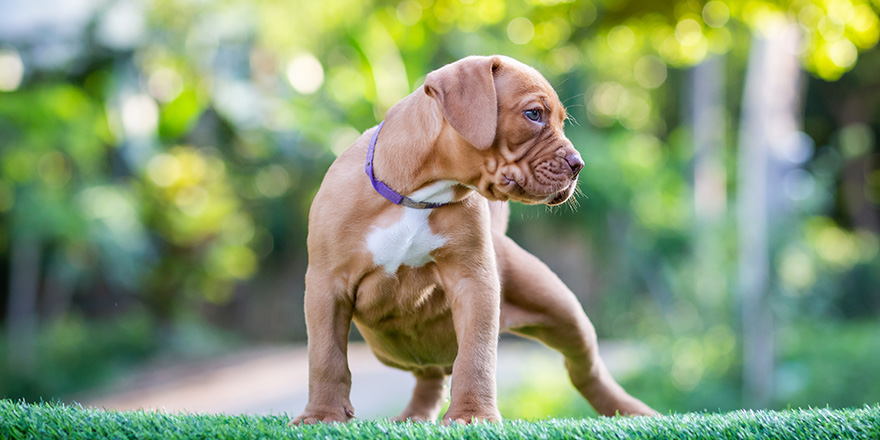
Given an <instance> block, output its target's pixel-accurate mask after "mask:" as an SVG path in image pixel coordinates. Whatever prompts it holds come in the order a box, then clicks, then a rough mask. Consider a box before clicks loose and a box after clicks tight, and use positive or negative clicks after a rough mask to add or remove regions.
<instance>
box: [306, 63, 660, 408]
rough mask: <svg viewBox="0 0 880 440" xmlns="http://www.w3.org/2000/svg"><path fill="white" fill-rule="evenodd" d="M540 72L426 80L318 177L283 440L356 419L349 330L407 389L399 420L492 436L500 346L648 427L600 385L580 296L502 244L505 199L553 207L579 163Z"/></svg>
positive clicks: (474, 72) (457, 70)
mask: <svg viewBox="0 0 880 440" xmlns="http://www.w3.org/2000/svg"><path fill="white" fill-rule="evenodd" d="M565 118H566V114H565V109H564V108H563V106H562V103H561V102H560V101H559V98H558V97H557V95H556V92H555V91H554V90H553V88H552V87H551V86H550V85H549V84H548V82H547V80H546V79H544V77H543V76H541V74H540V73H538V72H537V71H536V70H535V69H533V68H531V67H529V66H526V65H524V64H522V63H520V62H518V61H516V60H513V59H511V58H507V57H503V56H491V57H478V56H473V57H468V58H464V59H462V60H459V61H457V62H454V63H452V64H449V65H446V66H444V67H442V68H440V69H438V70H436V71H434V72H431V73H430V74H429V75H428V77H427V79H426V81H425V85H424V86H423V87H420V88H419V89H418V90H416V91H415V92H413V93H412V94H410V95H409V96H407V97H406V98H404V99H403V100H401V101H400V102H399V103H397V104H396V105H394V107H392V108H391V109H390V110H389V111H388V113H387V115H386V117H385V120H384V122H383V123H382V124H380V125H379V126H378V127H374V128H372V129H370V130H367V131H366V132H365V133H364V134H363V136H361V138H360V139H358V140H357V141H356V142H355V143H354V144H353V145H352V146H351V147H350V148H348V149H347V150H346V151H345V152H344V153H343V154H342V155H341V156H340V157H339V158H338V159H337V160H336V161H335V162H334V163H333V165H331V166H330V169H329V170H328V171H327V174H326V176H325V177H324V181H323V183H322V184H321V187H320V189H319V190H318V193H317V195H316V196H315V199H314V201H313V203H312V208H311V211H310V213H309V234H308V252H309V266H308V271H307V272H306V291H305V315H306V325H307V329H308V339H309V401H308V404H307V405H306V409H305V411H304V412H303V413H302V414H301V415H299V416H298V417H296V418H295V419H293V420H292V421H291V424H292V425H299V424H311V423H316V422H344V421H348V420H350V419H351V418H353V417H354V408H353V407H352V405H351V402H350V400H349V393H350V390H351V372H350V371H349V369H348V360H347V357H346V351H347V346H348V335H349V331H350V326H351V322H354V323H355V325H356V326H357V327H358V329H359V330H360V333H361V334H362V335H363V337H364V339H365V340H366V341H367V343H368V344H369V346H370V348H371V349H372V351H373V353H374V354H375V355H376V357H377V358H378V359H379V360H380V361H381V362H383V363H384V364H386V365H389V366H391V367H395V368H400V369H403V370H407V371H411V372H412V373H413V374H414V375H415V377H416V387H415V390H414V391H413V395H412V399H411V400H410V402H409V404H408V405H407V406H406V408H405V409H404V410H403V412H402V413H401V414H400V415H398V416H397V417H396V418H395V420H401V421H403V420H418V421H426V420H433V419H436V418H437V417H438V416H439V413H440V410H441V405H442V403H443V387H444V383H445V381H446V378H447V377H448V376H449V375H451V376H452V388H451V391H450V392H451V399H450V405H449V409H448V410H447V411H446V414H445V415H444V417H443V421H444V422H445V423H450V422H462V423H470V422H472V421H481V420H485V421H500V420H501V416H500V414H499V413H498V407H497V403H496V387H495V369H496V352H497V343H498V334H499V332H500V331H506V332H511V333H514V334H518V335H522V336H525V337H528V338H533V339H537V340H539V341H541V342H543V343H544V344H546V345H548V346H550V347H552V348H554V349H556V350H558V351H560V352H561V353H562V354H563V355H564V356H565V365H566V367H567V369H568V372H569V375H570V377H571V381H572V383H573V384H574V386H575V387H576V388H577V389H578V391H580V393H581V394H582V395H583V396H584V397H585V398H586V399H587V400H588V401H589V402H590V404H591V405H592V406H593V407H594V408H595V409H596V410H597V411H598V412H599V413H601V414H604V415H608V416H610V415H614V414H618V413H619V414H627V415H652V414H655V412H654V411H653V410H652V409H651V408H649V407H648V406H647V405H645V404H644V403H642V402H641V401H639V400H637V399H635V398H633V397H632V396H630V395H629V394H627V393H626V392H625V391H624V390H623V389H622V388H621V387H620V386H619V385H618V384H617V383H616V382H615V381H614V379H613V378H612V377H611V375H610V374H609V373H608V371H607V369H606V367H605V365H604V364H603V362H602V359H601V358H600V357H599V354H598V350H597V347H596V333H595V331H594V329H593V326H592V324H591V323H590V320H589V319H588V318H587V316H586V314H584V312H583V309H582V308H581V306H580V304H579V303H578V301H577V299H576V298H575V296H574V294H572V292H571V291H570V290H569V289H568V288H567V287H566V286H565V285H564V284H563V283H562V282H561V281H560V280H559V278H558V277H557V276H556V275H555V274H554V273H553V272H552V271H551V270H550V269H548V268H547V266H545V265H544V264H543V263H541V261H539V260H538V259H537V258H535V257H534V256H532V255H531V254H529V253H528V252H526V251H525V250H523V249H522V248H520V247H519V246H518V245H517V244H516V243H514V242H513V241H512V240H511V239H510V238H508V237H507V236H506V235H505V229H506V227H507V215H508V208H507V206H506V204H504V203H502V202H505V201H508V200H515V201H519V202H522V203H527V204H548V205H557V204H560V203H563V202H565V201H566V200H567V199H568V198H569V197H570V196H571V194H572V193H573V192H574V190H575V186H576V183H577V175H578V172H579V171H580V170H581V168H583V166H584V162H583V160H582V159H581V156H580V155H579V154H578V152H577V151H576V150H575V149H574V147H573V146H572V144H571V142H570V141H569V140H568V139H567V138H566V137H565V134H564V133H563V125H564V122H565Z"/></svg>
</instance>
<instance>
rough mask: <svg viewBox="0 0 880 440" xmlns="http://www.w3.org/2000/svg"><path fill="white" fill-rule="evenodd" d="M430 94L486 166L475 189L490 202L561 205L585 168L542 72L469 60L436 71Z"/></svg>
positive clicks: (498, 59) (499, 59) (500, 61)
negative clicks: (506, 201)
mask: <svg viewBox="0 0 880 440" xmlns="http://www.w3.org/2000/svg"><path fill="white" fill-rule="evenodd" d="M425 93H427V94H428V95H429V96H431V97H433V98H434V99H436V100H437V102H438V103H439V106H440V108H441V109H442V112H443V117H444V119H445V121H446V122H447V123H448V124H449V126H450V127H451V128H453V129H454V130H455V131H456V132H457V133H458V134H459V135H460V138H461V139H462V143H463V144H465V145H466V147H467V148H469V149H470V150H471V153H478V154H475V155H468V156H470V157H479V160H481V161H482V164H481V168H480V178H479V181H478V182H474V183H475V184H474V187H475V188H476V189H477V191H479V192H480V194H482V195H483V196H485V197H486V198H488V199H490V200H516V201H519V202H523V203H528V204H539V203H546V204H548V205H558V204H560V203H563V202H565V201H566V200H568V198H569V197H570V196H571V195H572V193H574V190H575V187H576V185H577V175H578V172H579V171H580V170H581V168H583V166H584V162H583V160H582V159H581V156H580V154H578V152H577V150H575V149H574V146H572V144H571V142H570V141H569V140H568V138H566V137H565V133H564V132H563V126H564V124H565V118H566V114H565V108H564V107H563V106H562V103H561V102H560V101H559V97H558V96H557V95H556V92H555V91H554V90H553V87H551V86H550V84H549V83H548V82H547V80H546V79H544V77H543V76H541V74H540V73H538V71H537V70H535V69H533V68H532V67H529V66H527V65H525V64H522V63H520V62H519V61H516V60H514V59H512V58H508V57H503V56H492V57H476V56H474V57H467V58H464V59H462V60H459V61H457V62H455V63H452V64H449V65H446V66H444V67H442V68H440V69H438V70H435V71H434V72H431V73H430V74H429V75H428V77H427V79H426V81H425Z"/></svg>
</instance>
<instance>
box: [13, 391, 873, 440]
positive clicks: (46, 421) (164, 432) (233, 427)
mask: <svg viewBox="0 0 880 440" xmlns="http://www.w3.org/2000/svg"><path fill="white" fill-rule="evenodd" d="M288 420H289V418H288V417H287V416H284V415H273V416H244V415H238V416H229V415H211V414H187V413H162V412H148V411H127V412H122V411H120V412H117V411H103V410H97V409H88V408H82V407H80V406H76V405H74V406H71V405H62V404H45V403H43V404H26V403H16V402H13V401H10V400H0V439H73V440H76V439H98V438H101V439H103V438H107V439H134V438H138V439H169V440H171V439H276V438H277V439H287V438H294V439H312V438H314V439H322V440H323V439H371V440H372V439H502V438H503V439H615V440H616V439H648V438H652V439H653V438H663V439H667V438H668V439H685V438H688V439H690V438H705V439H880V405H874V406H866V407H864V408H855V409H798V410H787V411H734V412H729V413H722V414H713V413H690V414H672V415H666V416H662V417H656V418H643V417H640V418H635V417H633V418H631V417H614V418H598V419H582V420H574V419H546V420H539V421H531V422H529V421H522V420H507V421H505V422H504V423H501V424H489V423H481V424H476V425H470V426H443V425H439V424H426V423H392V422H388V421H384V420H379V421H367V420H356V421H353V422H351V423H346V424H336V425H316V426H304V427H299V428H291V427H288V426H287V421H288Z"/></svg>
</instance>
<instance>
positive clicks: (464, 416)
mask: <svg viewBox="0 0 880 440" xmlns="http://www.w3.org/2000/svg"><path fill="white" fill-rule="evenodd" d="M491 252H492V250H491V244H490V245H489V253H487V254H486V255H485V256H484V255H480V256H479V258H477V259H474V258H473V256H469V257H470V258H467V257H465V258H460V259H457V260H458V261H456V262H454V263H453V262H451V261H447V262H445V263H447V264H442V263H441V261H438V267H441V269H440V272H441V278H442V280H443V283H444V289H445V290H446V295H447V298H448V301H449V303H450V305H451V307H452V319H453V321H454V324H455V335H456V339H457V340H458V354H457V356H456V358H455V363H454V364H453V366H452V389H451V391H450V394H451V396H450V404H449V409H448V410H447V411H446V414H445V415H444V416H443V422H444V423H471V422H473V421H480V420H486V421H492V422H498V421H501V414H500V413H499V412H498V404H497V400H496V389H495V370H496V358H497V352H498V319H499V315H500V307H501V306H500V302H501V287H500V283H499V281H498V272H497V270H496V264H495V259H494V257H493V256H492V254H491ZM484 257H487V258H484Z"/></svg>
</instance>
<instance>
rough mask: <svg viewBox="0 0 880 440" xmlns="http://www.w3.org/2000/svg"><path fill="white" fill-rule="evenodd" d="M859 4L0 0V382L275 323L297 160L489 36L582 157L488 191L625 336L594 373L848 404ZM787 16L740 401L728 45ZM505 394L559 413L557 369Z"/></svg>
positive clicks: (855, 299)
mask: <svg viewBox="0 0 880 440" xmlns="http://www.w3.org/2000/svg"><path fill="white" fill-rule="evenodd" d="M878 11H880V2H878V1H877V0H870V1H868V0H794V1H758V0H743V1H740V0H720V1H719V0H715V1H709V2H705V1H698V0H690V1H683V0H681V1H668V2H638V1H630V0H597V1H593V2H591V1H582V0H572V1H560V0H529V1H522V0H520V1H514V2H505V1H501V0H404V1H381V0H376V1H360V0H332V1H328V2H307V1H300V0H292V1H291V0H287V1H277V0H264V1H259V2H251V1H241V0H223V1H191V0H151V1H147V0H143V1H140V0H88V1H85V0H84V1H81V2H72V3H69V2H62V1H55V0H41V1H32V2H24V3H22V2H14V1H9V0H6V1H2V2H0V12H2V13H0V16H2V17H3V18H0V298H2V299H3V300H4V301H3V302H2V304H0V310H2V312H3V313H2V316H3V318H2V319H3V323H4V325H5V328H4V330H3V333H4V338H3V342H0V358H2V359H3V360H4V362H3V363H2V365H0V395H2V396H4V397H11V398H26V399H29V400H38V399H41V398H43V399H49V398H52V397H57V396H62V395H64V394H66V393H69V392H72V391H76V390H80V389H83V388H86V387H89V386H94V385H97V384H100V383H101V382H102V381H106V380H108V378H112V377H114V376H115V375H118V374H121V373H122V372H124V371H127V370H128V369H130V368H131V367H133V366H136V365H138V364H139V363H140V362H142V361H144V360H146V359H148V358H152V357H155V356H166V357H177V358H181V357H182V358H185V357H199V356H207V355H211V354H214V353H217V352H221V351H224V350H228V349H230V348H232V347H235V346H237V345H242V344H248V343H253V342H255V341H257V342H265V341H302V340H304V338H305V332H304V324H303V320H302V310H301V302H302V277H303V274H304V271H305V265H306V252H305V234H306V228H307V225H306V220H307V213H308V208H309V205H310V203H311V200H312V196H313V195H314V193H315V191H316V190H317V187H318V185H319V183H320V179H321V178H322V176H323V173H324V171H325V170H326V168H327V167H328V166H329V164H330V163H331V161H332V160H333V158H334V157H335V156H336V155H337V154H339V153H340V152H341V151H342V150H343V149H344V148H346V147H347V146H348V145H349V144H350V142H351V141H352V140H353V139H355V138H356V137H357V136H358V134H359V133H360V132H361V131H363V130H365V129H367V128H369V127H371V126H373V125H375V124H376V123H377V122H378V121H380V120H381V119H382V116H383V114H384V112H385V111H386V110H387V109H388V108H389V107H390V106H391V105H393V104H394V103H395V102H396V101H397V100H398V99H400V98H401V97H403V96H405V95H406V94H407V93H409V92H410V91H411V90H413V89H414V88H415V87H417V86H418V85H419V84H421V82H422V81H423V79H424V76H425V75H426V74H427V73H428V72H429V71H431V70H433V69H435V68H437V67H440V66H442V65H443V64H445V63H448V62H451V61H454V60H456V59H458V58H461V57H464V56H467V55H471V54H492V53H501V54H506V55H509V56H512V57H514V58H517V59H520V60H522V61H524V62H526V63H529V64H532V65H534V66H536V67H537V68H538V69H539V70H540V71H542V72H543V73H544V74H545V75H546V76H547V78H548V79H549V80H550V82H551V83H552V84H553V85H554V86H555V87H556V88H557V91H558V92H559V95H560V97H561V99H562V100H563V101H564V102H565V103H566V105H567V106H568V109H569V112H570V114H571V115H572V116H573V118H574V121H575V122H574V123H573V124H571V125H570V126H569V127H568V128H567V133H568V134H569V137H570V138H571V139H572V141H573V142H574V143H575V145H576V146H577V147H578V148H579V149H580V151H581V152H582V153H583V155H584V158H585V160H586V163H587V165H586V168H585V170H584V171H583V172H582V174H581V176H582V177H581V181H580V188H581V192H582V194H583V195H581V196H579V197H578V200H577V203H576V204H577V205H579V207H578V208H576V209H575V208H574V207H563V208H561V209H554V210H551V209H547V208H543V207H523V206H519V205H515V206H513V218H512V224H511V232H510V233H511V235H512V236H514V237H515V238H516V239H517V240H518V241H520V242H521V243H523V244H524V245H525V246H526V247H527V248H529V249H530V250H532V251H533V252H535V253H536V254H537V255H539V256H541V257H542V258H544V259H545V260H546V261H547V262H548V263H549V264H550V265H551V267H553V268H554V269H555V270H557V272H558V273H559V274H560V276H561V277H562V278H563V279H564V280H565V281H567V282H568V283H569V284H570V285H571V286H575V287H577V288H576V290H577V291H578V294H579V295H580V297H581V300H582V302H583V304H584V306H585V308H586V309H587V312H588V314H589V315H590V316H591V318H592V319H593V321H594V323H595V324H596V326H597V329H598V332H599V334H600V337H601V338H603V339H626V340H630V341H635V342H636V343H637V344H638V347H639V350H640V353H642V354H643V355H642V356H641V357H640V362H639V366H638V367H637V368H635V369H634V370H633V371H632V373H631V374H629V375H628V376H626V377H624V378H623V382H624V384H625V386H627V387H628V388H630V389H631V391H632V392H633V394H635V395H638V396H640V397H643V398H644V399H645V400H646V401H647V402H649V403H650V404H652V405H654V406H655V407H657V408H658V409H660V410H663V411H667V410H674V411H684V410H699V409H710V410H714V409H733V408H738V407H741V406H743V405H755V406H769V407H772V408H784V407H786V406H788V405H798V406H800V405H812V406H821V405H826V404H830V405H833V406H853V405H860V404H864V403H871V402H876V401H877V400H878V396H880V382H878V380H877V379H876V377H877V375H876V365H878V364H880V322H878V315H880V295H878V293H880V292H878V290H880V279H878V277H880V270H878V269H880V256H878V249H880V244H878V243H880V241H878V233H880V209H878V208H880V207H878V203H880V171H878V163H877V157H878V156H877V154H878V147H877V142H876V133H877V130H878V127H880V125H878V124H880V113H878V108H880V74H878V73H880V70H878V69H880V50H878V48H877V40H878V35H880V25H878V16H877V14H878ZM791 25H793V26H794V27H793V28H792V29H795V30H796V32H795V34H796V35H797V36H798V37H799V39H800V41H801V42H802V44H801V45H800V46H797V48H796V49H793V52H794V54H793V56H796V57H797V59H798V60H799V61H800V64H801V65H802V67H803V69H804V71H805V72H806V73H804V74H803V75H802V76H793V77H790V78H787V80H790V82H795V83H798V84H800V85H799V86H798V90H799V93H800V94H799V96H798V100H797V102H798V106H797V111H796V112H795V113H796V115H797V117H798V119H799V120H800V121H801V125H802V127H801V128H800V131H797V132H794V135H795V138H796V139H797V140H798V142H797V145H796V146H795V147H796V148H795V152H794V153H795V154H794V156H788V158H787V159H784V160H782V159H780V163H782V164H784V166H782V167H780V168H779V170H781V171H780V173H781V174H780V177H779V179H778V180H776V181H774V182H776V183H777V184H775V185H773V184H771V185H768V186H769V188H768V191H770V193H771V197H770V201H771V203H770V205H771V208H772V209H771V212H770V214H769V215H770V217H771V221H770V223H769V227H768V228H769V229H768V231H769V232H768V239H767V240H766V248H767V249H768V255H769V261H768V264H767V269H768V275H767V276H766V289H763V291H762V292H761V295H762V297H763V298H764V303H763V304H764V305H765V307H764V309H766V313H768V314H769V316H771V317H772V322H773V327H772V331H770V332H769V333H768V334H766V338H767V339H768V340H771V341H773V342H774V348H773V353H774V359H775V362H774V364H773V367H772V370H771V371H769V372H767V374H768V376H772V381H771V383H772V390H771V392H770V398H769V399H756V398H754V396H750V395H749V393H748V392H746V393H744V392H743V381H744V379H743V373H742V371H743V368H744V364H745V363H746V362H747V361H745V360H744V357H743V354H742V353H743V348H744V346H743V338H742V335H743V329H744V328H748V327H749V319H750V317H749V316H743V314H742V312H741V309H742V308H741V296H742V295H741V293H742V292H741V288H740V281H739V276H740V271H741V265H742V264H744V262H743V261H742V260H743V256H742V253H741V252H740V251H741V249H740V247H741V246H740V244H739V242H738V239H737V237H738V228H741V227H742V221H739V222H738V221H737V215H736V212H737V207H738V202H741V201H742V200H745V199H747V198H749V197H752V196H753V194H748V193H743V192H741V191H739V189H741V188H742V184H743V180H742V179H741V178H738V177H737V176H738V172H739V171H742V170H744V169H747V168H746V167H745V166H744V165H739V166H738V163H739V162H740V161H739V159H738V151H739V149H741V148H742V142H741V139H743V138H744V137H745V136H746V135H748V133H747V132H744V131H743V129H742V127H741V124H740V122H741V120H743V119H744V118H745V115H747V112H748V109H746V108H744V107H743V105H742V102H743V96H744V89H745V87H746V76H747V72H749V69H750V68H751V66H753V64H754V61H751V60H750V49H752V48H754V47H755V46H756V41H762V39H766V38H769V37H768V36H770V35H773V32H774V30H775V29H780V28H786V26H791ZM695 66H698V67H695ZM699 66H703V67H705V66H715V70H710V72H712V73H710V74H709V75H708V78H709V82H710V84H714V87H715V89H716V90H717V92H718V93H717V96H714V97H713V98H712V102H711V103H710V104H711V108H709V109H710V110H713V111H717V112H718V113H717V115H718V116H717V118H716V119H714V120H712V123H710V124H699V123H695V121H698V120H699V116H700V115H701V113H702V112H704V111H705V110H707V108H705V107H700V106H699V105H698V104H695V102H696V101H697V99H696V98H697V97H699V96H703V95H702V94H701V92H700V90H698V89H697V86H696V85H697V84H698V83H700V81H703V80H705V79H706V78H707V75H706V74H705V73H700V67H699ZM701 128H702V129H709V130H710V131H711V133H712V136H713V137H712V139H713V142H711V143H710V144H711V150H710V151H711V152H712V153H710V154H708V157H709V159H708V160H709V162H704V157H706V154H704V153H703V152H702V150H700V149H699V148H697V147H696V146H695V145H696V144H697V142H696V140H695V139H697V138H698V136H696V134H695V130H699V129H701ZM701 164H708V166H709V168H708V169H709V170H710V171H711V172H710V173H708V176H709V177H708V184H706V183H705V182H704V181H705V180H706V179H707V177H706V176H707V174H700V173H699V170H701V169H704V168H702V166H703V165H701ZM745 174H746V178H748V177H749V176H751V175H750V174H748V173H745ZM758 174H759V173H758V172H757V171H755V172H754V175H758ZM701 182H702V183H701ZM701 185H708V186H701ZM699 188H709V189H710V190H711V193H710V194H709V195H708V196H706V195H705V194H702V193H701V190H700V189H699ZM707 206H708V208H707ZM745 264H752V262H748V261H746V262H745ZM560 384H561V385H560ZM548 389H550V390H554V391H553V392H549V393H548V392H547V390H548ZM506 396H508V397H506V398H505V399H503V401H502V412H503V413H504V414H505V416H507V417H518V416H519V417H535V416H545V415H582V414H586V413H588V410H587V407H586V404H585V403H584V402H583V401H581V400H580V399H579V398H578V397H577V396H576V395H575V394H573V391H572V390H571V387H570V386H569V385H567V384H566V382H565V379H564V378H559V377H548V375H546V374H544V375H542V374H541V373H539V372H536V374H535V375H534V376H532V379H530V380H529V381H527V382H526V383H525V384H524V385H523V387H522V389H517V390H509V392H508V394H506ZM536 402H537V403H536Z"/></svg>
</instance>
